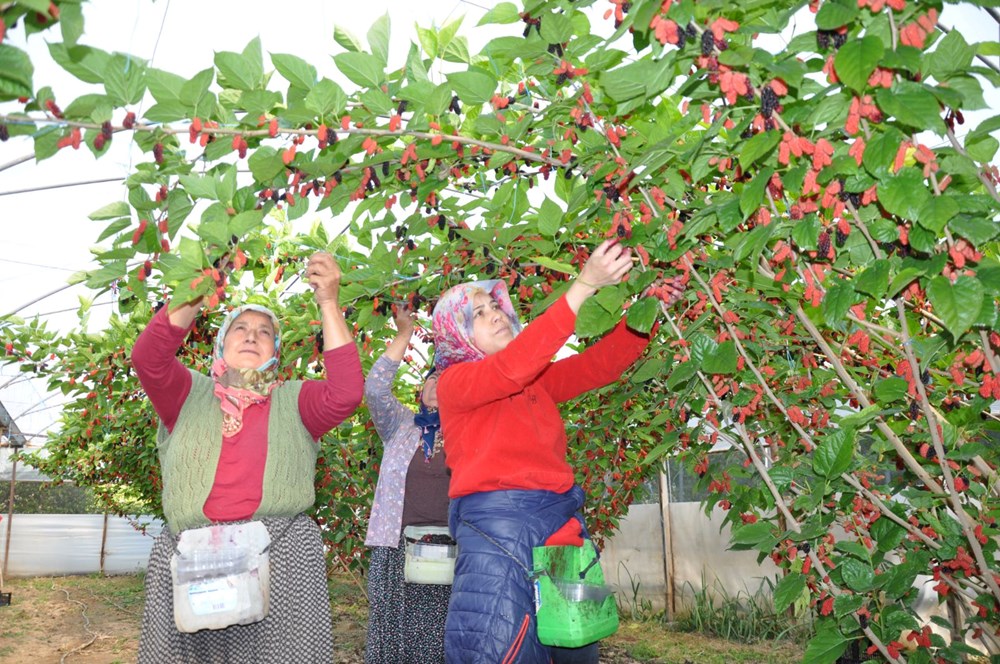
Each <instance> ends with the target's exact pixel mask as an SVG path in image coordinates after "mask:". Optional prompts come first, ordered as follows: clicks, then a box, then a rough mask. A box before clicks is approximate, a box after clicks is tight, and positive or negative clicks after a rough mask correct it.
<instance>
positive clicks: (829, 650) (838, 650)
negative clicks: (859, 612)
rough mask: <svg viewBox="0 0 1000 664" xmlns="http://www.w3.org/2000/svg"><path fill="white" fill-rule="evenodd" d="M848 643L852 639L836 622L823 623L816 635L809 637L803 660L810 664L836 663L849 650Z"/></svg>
mask: <svg viewBox="0 0 1000 664" xmlns="http://www.w3.org/2000/svg"><path fill="white" fill-rule="evenodd" d="M848 643H850V640H849V639H848V638H847V637H845V636H844V635H843V634H841V633H840V630H838V629H837V626H836V625H835V624H832V623H823V624H822V626H821V627H820V628H819V629H817V631H816V636H814V637H812V638H811V639H809V643H808V645H807V646H806V652H805V654H804V655H803V656H802V661H803V662H809V664H834V662H836V661H837V659H839V658H840V656H841V655H843V654H844V651H845V650H847V644H848Z"/></svg>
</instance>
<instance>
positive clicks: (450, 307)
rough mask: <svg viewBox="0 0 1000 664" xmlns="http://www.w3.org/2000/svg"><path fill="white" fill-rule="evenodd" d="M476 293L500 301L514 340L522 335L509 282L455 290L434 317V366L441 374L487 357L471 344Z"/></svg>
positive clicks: (482, 283)
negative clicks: (460, 364)
mask: <svg viewBox="0 0 1000 664" xmlns="http://www.w3.org/2000/svg"><path fill="white" fill-rule="evenodd" d="M476 293H486V294H487V295H489V296H490V297H492V298H493V299H494V300H496V301H497V303H498V304H499V305H500V309H501V311H503V312H504V313H505V314H507V317H508V318H510V323H511V328H512V330H513V332H514V335H515V336H516V335H517V334H518V332H520V331H521V322H520V321H519V320H518V319H517V313H516V312H515V311H514V305H513V304H512V303H511V301H510V295H508V294H507V284H506V282H504V281H502V280H499V279H491V280H488V281H473V282H472V283H468V284H459V285H458V286H452V287H451V288H449V289H448V290H446V291H445V292H444V294H443V295H442V296H441V299H440V300H438V303H437V305H435V307H434V314H433V315H432V321H433V328H434V366H435V367H436V368H437V370H438V371H439V372H440V371H444V370H445V369H447V368H448V367H450V366H451V365H453V364H457V363H459V362H473V361H475V360H481V359H483V358H484V357H486V355H485V354H484V353H483V351H481V350H479V349H478V348H476V345H475V344H474V343H473V342H472V298H473V297H474V296H475V294H476Z"/></svg>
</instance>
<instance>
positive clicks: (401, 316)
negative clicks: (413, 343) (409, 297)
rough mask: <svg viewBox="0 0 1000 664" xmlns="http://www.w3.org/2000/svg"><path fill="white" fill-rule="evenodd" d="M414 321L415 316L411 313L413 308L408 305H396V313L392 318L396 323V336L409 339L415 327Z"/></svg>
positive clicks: (414, 313)
mask: <svg viewBox="0 0 1000 664" xmlns="http://www.w3.org/2000/svg"><path fill="white" fill-rule="evenodd" d="M416 319H417V314H416V312H415V311H413V307H411V306H410V305H409V304H400V305H397V306H396V312H395V314H394V315H393V318H392V320H393V321H394V322H395V323H396V334H397V336H403V335H406V336H407V337H409V336H410V335H412V334H413V330H414V327H415V326H416Z"/></svg>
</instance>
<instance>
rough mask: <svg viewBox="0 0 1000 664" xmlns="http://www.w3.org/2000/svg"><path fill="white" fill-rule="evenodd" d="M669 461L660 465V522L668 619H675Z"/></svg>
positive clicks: (665, 609)
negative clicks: (667, 470) (668, 475)
mask: <svg viewBox="0 0 1000 664" xmlns="http://www.w3.org/2000/svg"><path fill="white" fill-rule="evenodd" d="M666 468H667V462H666V461H664V462H663V465H662V466H661V467H660V523H661V524H662V528H663V581H664V584H663V585H664V586H665V587H666V591H667V596H666V605H665V607H664V611H665V613H666V619H667V620H668V621H669V620H673V619H674V612H675V611H676V610H677V607H676V606H674V535H673V532H672V530H671V526H670V480H669V478H668V477H667V473H666Z"/></svg>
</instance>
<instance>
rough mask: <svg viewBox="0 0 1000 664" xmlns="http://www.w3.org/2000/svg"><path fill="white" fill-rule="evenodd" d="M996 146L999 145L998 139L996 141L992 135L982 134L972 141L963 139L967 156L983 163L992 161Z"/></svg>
mask: <svg viewBox="0 0 1000 664" xmlns="http://www.w3.org/2000/svg"><path fill="white" fill-rule="evenodd" d="M998 147H1000V141H997V139H995V138H993V137H992V136H984V137H983V138H980V139H977V140H974V141H972V140H968V139H967V140H966V141H965V151H966V152H967V153H968V154H969V157H970V158H971V159H974V160H975V161H979V162H984V163H988V162H991V161H993V157H995V156H996V153H997V149H998Z"/></svg>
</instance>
